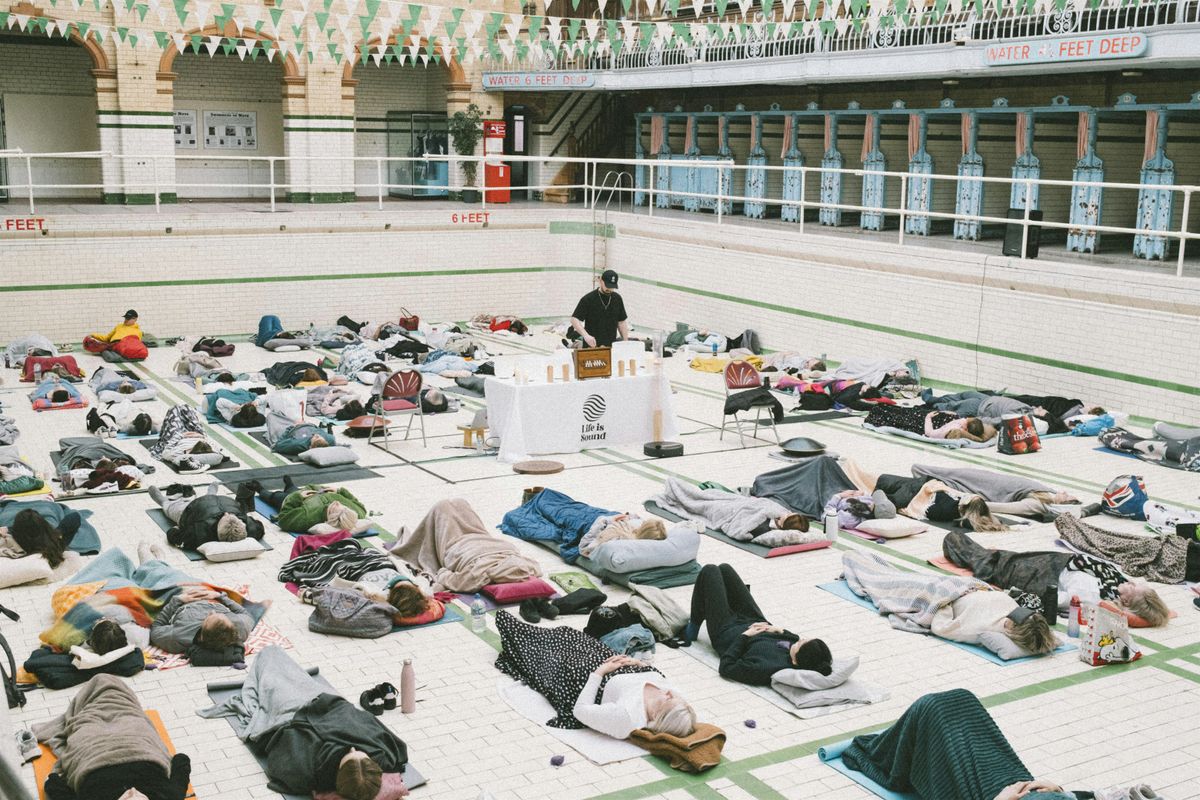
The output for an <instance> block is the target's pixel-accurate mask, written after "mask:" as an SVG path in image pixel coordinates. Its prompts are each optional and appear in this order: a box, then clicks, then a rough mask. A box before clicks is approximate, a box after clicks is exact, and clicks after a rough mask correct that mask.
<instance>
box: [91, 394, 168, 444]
mask: <svg viewBox="0 0 1200 800" xmlns="http://www.w3.org/2000/svg"><path fill="white" fill-rule="evenodd" d="M87 429H88V433H94V434H96V435H97V436H116V435H117V434H118V433H123V434H125V435H127V436H148V435H150V434H152V433H154V432H155V431H156V430H157V429H158V426H157V425H156V424H155V422H154V418H153V417H151V416H150V415H149V414H147V413H146V412H145V411H138V410H137V407H135V406H134V404H133V403H132V402H131V401H129V400H116V401H114V402H111V403H105V404H104V408H103V409H99V408H93V409H91V410H89V411H88V414H87Z"/></svg>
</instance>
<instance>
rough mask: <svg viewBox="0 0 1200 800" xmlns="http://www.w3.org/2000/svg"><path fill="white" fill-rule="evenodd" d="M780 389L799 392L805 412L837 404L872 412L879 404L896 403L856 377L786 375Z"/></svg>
mask: <svg viewBox="0 0 1200 800" xmlns="http://www.w3.org/2000/svg"><path fill="white" fill-rule="evenodd" d="M776 388H777V389H780V390H790V391H792V392H795V394H796V396H797V397H799V399H800V408H802V409H804V410H805V411H821V410H825V409H829V408H833V407H834V406H845V407H846V408H852V409H854V410H855V411H869V410H870V409H872V408H874V407H875V406H877V405H880V404H889V405H890V404H892V403H893V402H894V401H893V400H892V399H891V398H889V397H884V396H883V394H882V393H881V392H880V391H879V389H877V388H875V387H874V386H871V385H870V384H867V383H864V382H862V381H860V380H856V379H852V378H833V379H815V380H813V379H804V378H793V377H792V376H790V375H783V376H781V377H780V378H779V381H778V382H777V383H776Z"/></svg>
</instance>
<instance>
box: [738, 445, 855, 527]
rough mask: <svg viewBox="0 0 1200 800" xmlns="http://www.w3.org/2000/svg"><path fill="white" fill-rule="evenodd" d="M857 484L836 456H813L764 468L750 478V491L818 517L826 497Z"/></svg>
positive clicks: (815, 517) (794, 509) (799, 512)
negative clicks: (751, 484) (777, 466)
mask: <svg viewBox="0 0 1200 800" xmlns="http://www.w3.org/2000/svg"><path fill="white" fill-rule="evenodd" d="M858 488H860V487H858V486H856V485H855V483H854V481H853V480H851V478H850V476H849V475H847V474H846V471H845V470H843V469H842V467H841V465H840V464H839V463H838V460H837V459H836V458H834V457H833V456H817V457H815V458H810V459H807V460H805V461H799V462H797V463H795V464H791V465H789V466H786V467H780V468H779V469H777V470H772V471H771V472H764V473H763V474H762V475H759V476H758V477H757V478H755V479H754V485H753V486H752V487H751V489H750V493H751V494H752V495H754V496H755V497H766V498H770V499H772V500H775V501H777V502H779V503H782V504H783V505H785V506H787V507H788V508H789V509H791V510H793V511H795V512H796V513H798V514H803V515H804V516H806V517H809V518H810V519H820V518H821V517H822V516H823V515H824V513H825V504H826V503H827V502H829V498H831V497H833V496H834V495H835V494H838V493H839V492H844V491H848V490H850V489H858Z"/></svg>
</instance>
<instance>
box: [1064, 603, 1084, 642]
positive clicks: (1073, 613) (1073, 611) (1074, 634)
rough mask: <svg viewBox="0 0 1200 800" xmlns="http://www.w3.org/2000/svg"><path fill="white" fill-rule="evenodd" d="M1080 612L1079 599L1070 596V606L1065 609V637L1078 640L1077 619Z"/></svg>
mask: <svg viewBox="0 0 1200 800" xmlns="http://www.w3.org/2000/svg"><path fill="white" fill-rule="evenodd" d="M1081 611H1082V608H1081V606H1080V603H1079V598H1078V597H1077V596H1075V595H1072V596H1071V605H1070V606H1069V607H1068V608H1067V636H1070V637H1071V638H1072V639H1078V638H1079V617H1080V612H1081Z"/></svg>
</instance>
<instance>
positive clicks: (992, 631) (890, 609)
mask: <svg viewBox="0 0 1200 800" xmlns="http://www.w3.org/2000/svg"><path fill="white" fill-rule="evenodd" d="M842 577H843V578H844V579H845V581H846V583H847V584H848V585H849V586H850V590H851V591H853V592H854V593H855V594H856V595H858V596H859V597H866V598H869V599H870V600H871V602H873V603H874V604H875V606H876V608H877V609H878V611H879V613H880V614H883V615H885V616H887V617H888V621H889V622H890V623H891V625H892V627H893V628H896V629H897V630H902V631H908V632H910V633H923V634H933V635H934V636H939V637H941V638H943V639H949V640H951V641H955V642H963V643H965V644H977V645H982V646H984V647H986V648H987V649H989V650H991V651H992V652H995V653H997V655H1000V657H1001V658H1005V657H1009V658H1011V657H1021V656H1029V655H1038V654H1042V653H1049V652H1051V651H1053V650H1054V649H1055V648H1056V647H1058V639H1057V638H1056V637H1055V635H1054V633H1053V632H1052V631H1051V630H1050V624H1049V623H1048V622H1047V620H1046V617H1045V613H1046V610H1045V606H1044V605H1043V602H1042V599H1041V598H1040V597H1038V596H1037V595H1035V594H1030V593H1027V592H1021V591H1020V590H1013V591H1012V592H1011V593H1010V592H1009V591H1001V590H995V589H993V588H992V587H991V586H988V585H987V584H986V583H984V582H983V581H980V580H976V579H975V578H965V577H962V576H959V575H931V574H928V573H917V572H908V571H903V570H900V569H898V568H897V567H894V566H892V565H891V564H890V563H888V562H887V561H885V560H884V559H882V558H880V557H879V556H877V555H875V554H874V553H860V552H857V551H851V552H847V553H843V554H842ZM1014 646H1015V652H1014Z"/></svg>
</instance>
